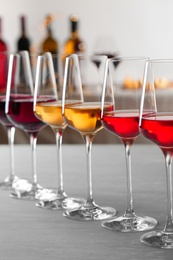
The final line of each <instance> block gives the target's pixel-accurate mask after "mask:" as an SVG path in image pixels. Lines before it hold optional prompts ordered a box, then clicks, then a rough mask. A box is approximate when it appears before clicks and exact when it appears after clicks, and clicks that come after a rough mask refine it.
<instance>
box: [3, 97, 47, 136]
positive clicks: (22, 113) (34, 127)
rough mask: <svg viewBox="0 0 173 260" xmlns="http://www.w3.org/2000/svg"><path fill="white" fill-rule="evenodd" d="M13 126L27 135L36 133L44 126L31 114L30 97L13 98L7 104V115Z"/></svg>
mask: <svg viewBox="0 0 173 260" xmlns="http://www.w3.org/2000/svg"><path fill="white" fill-rule="evenodd" d="M7 116H8V118H10V120H11V122H13V124H15V125H17V126H18V127H20V128H21V129H23V130H24V131H26V132H27V133H28V134H29V133H34V134H36V135H37V133H38V132H39V131H40V130H41V129H42V128H43V127H44V126H45V124H44V123H43V122H42V121H40V120H39V119H38V118H37V117H36V116H35V114H34V112H33V97H32V96H30V95H20V96H18V95H17V96H16V97H14V95H13V96H12V99H11V100H10V102H9V111H8V114H7Z"/></svg>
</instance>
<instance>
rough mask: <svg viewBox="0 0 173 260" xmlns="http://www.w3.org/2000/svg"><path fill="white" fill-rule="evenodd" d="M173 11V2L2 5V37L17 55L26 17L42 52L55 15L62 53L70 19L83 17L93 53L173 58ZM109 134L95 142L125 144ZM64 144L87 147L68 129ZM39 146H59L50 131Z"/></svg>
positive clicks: (19, 137)
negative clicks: (48, 23)
mask: <svg viewBox="0 0 173 260" xmlns="http://www.w3.org/2000/svg"><path fill="white" fill-rule="evenodd" d="M172 10H173V2H172V0H166V1H165V0H146V1H139V0H121V1H118V0H107V1H100V0H88V1H81V0H58V1H56V0H36V1H23V0H15V1H11V0H6V1H3V0H0V17H1V37H2V38H3V40H4V41H5V42H6V43H7V45H8V50H9V51H10V52H15V51H17V41H18V39H19V37H20V36H21V16H24V17H25V33H26V34H27V37H28V38H29V40H30V46H31V50H33V51H40V48H41V47H40V46H41V44H42V42H43V41H44V39H45V37H46V34H47V31H46V25H45V17H46V16H47V15H51V17H52V24H51V31H52V35H53V37H54V39H55V40H56V41H57V43H58V52H59V53H61V52H62V51H63V48H64V44H65V41H66V40H67V39H68V38H69V36H70V33H71V25H70V20H69V18H70V16H71V15H72V14H74V13H75V14H77V15H78V18H79V21H78V33H79V35H80V38H81V39H82V41H83V42H84V43H85V51H86V52H87V53H94V52H96V50H100V51H102V50H101V48H102V49H103V48H105V50H104V51H106V48H109V49H112V50H114V51H115V52H116V53H118V54H119V55H121V56H136V55H139V56H149V57H151V58H173V30H172V25H173V16H172ZM101 44H102V45H103V46H100V45H101ZM105 46H107V47H105ZM1 128H2V129H0V143H7V136H6V130H5V129H4V128H3V127H2V126H1ZM104 131H105V130H102V131H100V133H98V134H97V135H96V137H95V140H94V141H95V142H98V143H100V142H101V143H102V142H108V143H113V142H115V140H116V141H117V142H119V139H118V138H117V139H116V137H115V136H112V134H111V133H105V132H104ZM103 134H104V137H103ZM139 141H140V139H139ZM15 142H16V143H18V142H20V143H26V142H29V139H28V137H27V136H26V135H25V134H24V133H23V132H22V131H21V130H17V132H16V137H15ZM64 142H67V143H71V142H72V143H73V142H79V143H80V142H81V143H83V140H82V138H81V137H80V135H79V134H78V133H76V132H75V133H74V137H73V140H72V139H71V138H70V136H69V133H68V130H66V131H65V133H64ZM38 143H55V139H54V134H53V132H52V130H51V129H50V128H49V127H46V129H44V130H43V131H42V132H41V133H40V136H39V137H38Z"/></svg>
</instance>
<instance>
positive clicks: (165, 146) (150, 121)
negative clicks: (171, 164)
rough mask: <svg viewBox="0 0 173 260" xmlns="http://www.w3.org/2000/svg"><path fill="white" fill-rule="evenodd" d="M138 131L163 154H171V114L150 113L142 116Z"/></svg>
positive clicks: (172, 141) (172, 122)
mask: <svg viewBox="0 0 173 260" xmlns="http://www.w3.org/2000/svg"><path fill="white" fill-rule="evenodd" d="M140 131H141V133H142V135H143V136H145V137H146V138H147V139H149V140H150V141H152V142H154V143H155V144H156V145H158V146H159V147H160V148H161V149H162V151H163V152H169V153H170V154H173V113H157V114H156V115H154V114H153V113H152V114H149V115H147V116H144V117H143V119H142V123H141V126H140Z"/></svg>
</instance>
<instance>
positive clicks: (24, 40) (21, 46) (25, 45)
mask: <svg viewBox="0 0 173 260" xmlns="http://www.w3.org/2000/svg"><path fill="white" fill-rule="evenodd" d="M20 26H21V36H20V38H19V39H18V41H17V50H18V51H29V52H30V40H29V38H28V36H27V33H26V18H25V17H24V16H21V17H20Z"/></svg>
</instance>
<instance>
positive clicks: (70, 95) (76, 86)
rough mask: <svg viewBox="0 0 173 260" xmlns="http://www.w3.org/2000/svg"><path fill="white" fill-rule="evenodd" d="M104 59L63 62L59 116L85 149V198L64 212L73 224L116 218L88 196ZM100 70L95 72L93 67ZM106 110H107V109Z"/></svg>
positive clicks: (77, 58)
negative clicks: (79, 136) (77, 133)
mask: <svg viewBox="0 0 173 260" xmlns="http://www.w3.org/2000/svg"><path fill="white" fill-rule="evenodd" d="M105 61H106V57H105V56H77V55H76V54H73V55H71V56H69V57H67V58H66V64H65V74H64V87H63V98H62V114H63V116H64V119H65V122H66V123H67V125H68V126H69V127H71V128H72V129H74V130H76V131H78V132H79V133H80V134H81V136H82V138H83V140H84V142H85V145H86V160H87V181H88V195H87V200H86V202H85V204H84V205H82V206H81V207H80V208H79V209H77V210H71V211H68V210H66V211H65V213H64V216H66V217H68V218H70V219H74V220H102V219H107V218H110V217H112V216H114V215H115V214H116V210H115V209H113V208H110V207H100V206H98V205H97V204H96V203H95V201H94V199H93V193H92V172H91V147H92V142H93V138H94V136H95V134H96V133H97V132H98V131H100V130H101V129H102V128H103V127H102V125H101V120H100V108H101V106H100V102H101V92H100V87H98V86H99V85H100V84H101V83H102V79H103V74H104V66H105ZM97 62H99V64H100V67H99V70H98V69H97V66H96V63H97ZM107 109H109V107H107Z"/></svg>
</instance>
